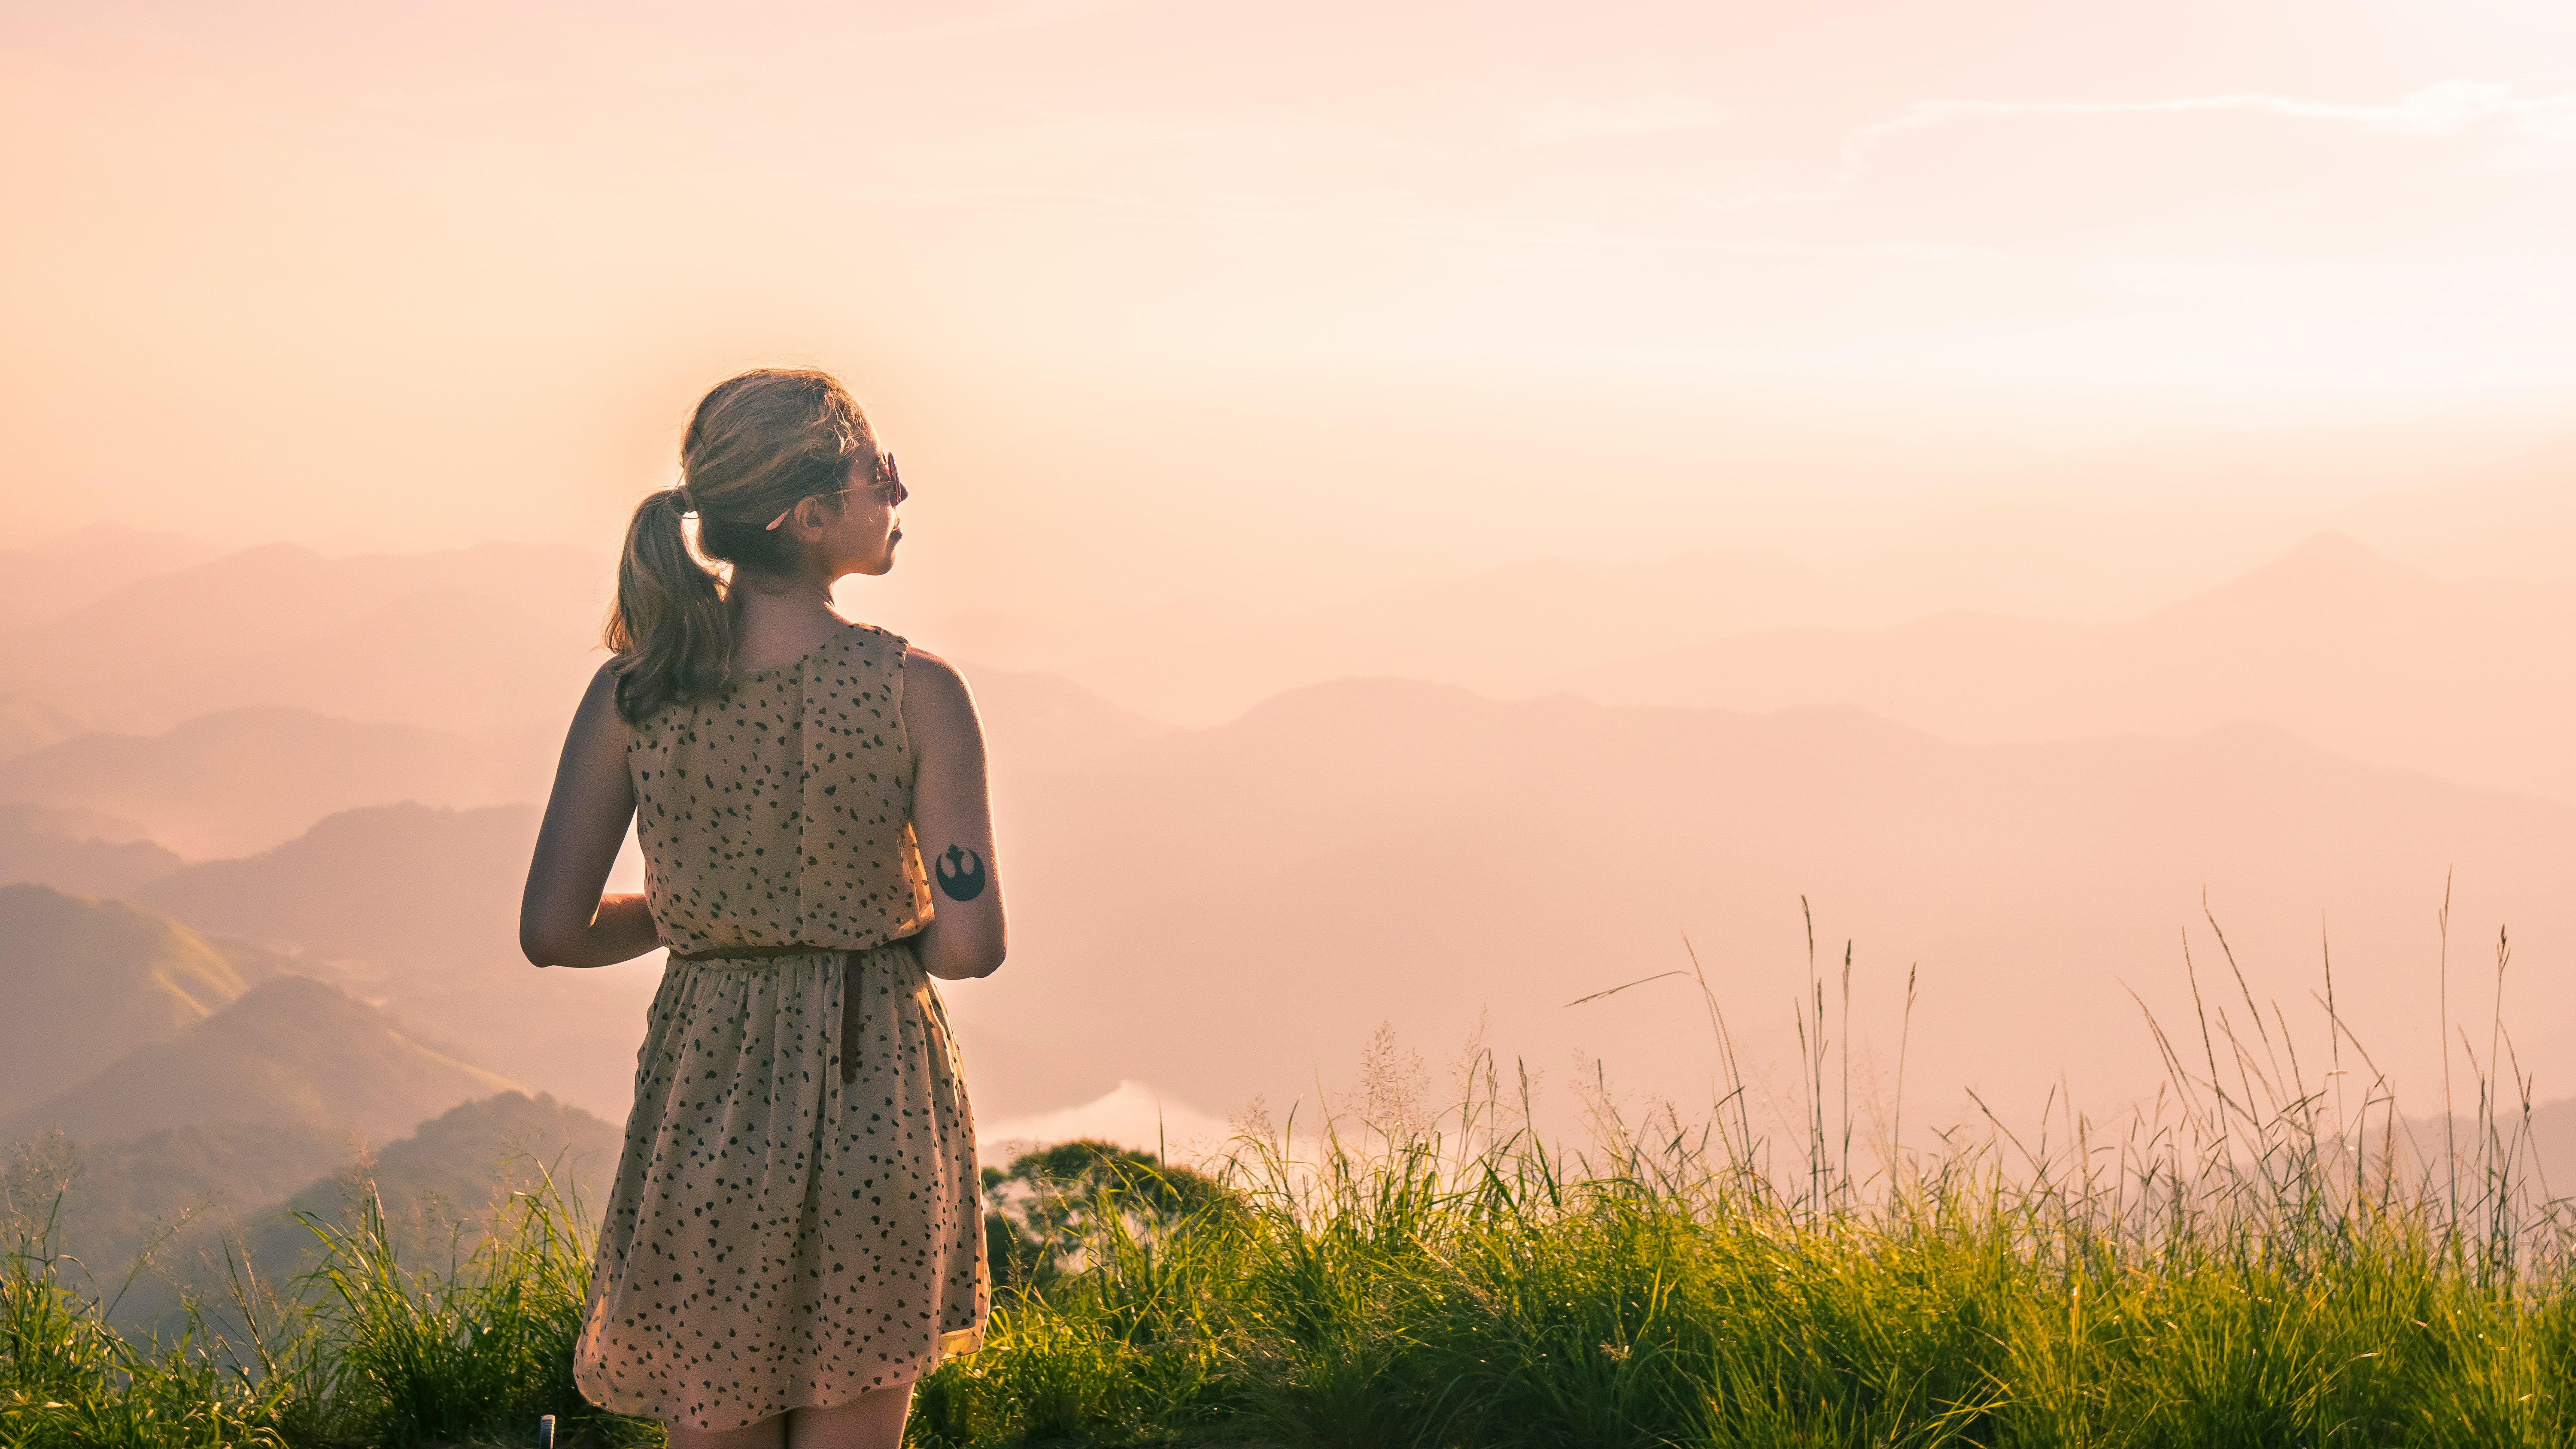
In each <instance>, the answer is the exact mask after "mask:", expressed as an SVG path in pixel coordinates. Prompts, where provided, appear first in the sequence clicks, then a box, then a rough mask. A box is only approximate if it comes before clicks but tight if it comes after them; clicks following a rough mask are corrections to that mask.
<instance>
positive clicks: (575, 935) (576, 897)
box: [519, 666, 662, 966]
mask: <svg viewBox="0 0 2576 1449" xmlns="http://www.w3.org/2000/svg"><path fill="white" fill-rule="evenodd" d="M626 740H627V735H626V721H624V720H622V719H619V718H618V717H617V678H616V676H615V675H614V674H612V673H610V672H609V670H608V669H607V667H606V666H602V667H601V669H600V671H599V673H598V674H596V675H594V676H593V677H592V678H591V681H590V689H589V691H588V692H587V693H585V694H583V695H582V697H581V707H580V708H579V709H577V710H575V711H574V712H573V717H572V730H571V732H570V733H569V734H567V735H566V736H565V737H564V747H563V759H562V760H561V761H560V762H558V763H557V764H556V766H555V788H554V793H553V794H552V795H551V796H549V797H548V798H547V800H546V821H545V824H544V826H543V827H541V828H540V829H539V830H538V831H537V853H536V858H535V859H533V860H531V861H529V862H528V889H527V892H526V893H525V894H524V895H522V896H520V898H519V949H520V950H521V951H523V952H525V953H527V957H528V960H529V961H531V962H533V963H534V964H536V965H539V966H607V965H610V964H613V963H615V962H618V961H628V960H632V959H634V958H635V957H637V956H641V955H643V954H644V953H645V952H647V951H650V950H652V949H654V948H655V947H657V946H659V945H661V944H662V941H661V936H660V932H659V931H658V929H657V928H656V927H655V926H654V924H653V915H652V912H650V911H649V910H647V909H645V905H644V898H643V897H642V896H637V895H613V896H612V895H603V894H601V889H602V888H603V887H605V886H606V885H607V884H608V871H609V868H610V867H611V866H613V865H615V864H616V863H617V851H618V847H620V846H622V845H624V844H625V843H626V827H627V826H628V825H629V824H630V823H632V822H633V821H634V819H635V786H634V782H633V781H631V780H629V779H628V778H627V776H626Z"/></svg>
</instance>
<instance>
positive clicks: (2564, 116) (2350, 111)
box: [1862, 80, 2576, 159]
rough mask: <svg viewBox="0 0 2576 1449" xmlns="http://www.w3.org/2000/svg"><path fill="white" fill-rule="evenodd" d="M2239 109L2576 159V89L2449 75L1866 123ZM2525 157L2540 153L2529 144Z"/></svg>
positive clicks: (1933, 108) (1947, 111)
mask: <svg viewBox="0 0 2576 1449" xmlns="http://www.w3.org/2000/svg"><path fill="white" fill-rule="evenodd" d="M2207 114H2240V115H2257V116H2276V117H2280V118H2282V119H2285V120H2293V121H2317V122H2324V123H2328V124H2334V125H2344V126H2352V127H2356V128H2358V129H2360V130H2363V131H2367V132H2372V133H2375V134H2379V135H2394V136H2437V137H2441V136H2466V135H2470V134H2473V133H2482V134H2490V135H2498V136H2503V137H2509V138H2512V139H2515V140H2518V141H2522V142H2525V143H2527V145H2528V146H2531V147H2537V148H2541V149H2543V150H2546V151H2547V152H2549V153H2553V155H2554V157H2555V158H2556V159H2576V92H2569V93H2565V94H2560V95H2548V96H2525V95H2521V94H2519V93H2518V92H2517V91H2516V90H2515V88H2514V87H2513V86H2510V85H2507V84H2504V83H2502V82H2498V81H2465V80H2459V81H2443V82H2441V83H2440V84H2438V85H2431V86H2426V87H2425V88H2423V89H2422V90H2419V91H2417V92H2415V93H2414V94H2412V95H2410V96H2407V97H2406V98H2405V99H2403V100H2401V101H2398V102H2396V103H2395V104H2392V105H2351V104H2346V103H2343V102H2337V101H2305V100H2298V99H2295V98H2293V97H2289V96H2273V95H2262V94H2258V93H2240V94H2231V95H2216V96H2177V97H2172V98H2169V99H2165V100H2151V101H1924V102H1922V103H1920V104H1917V105H1915V106H1912V107H1910V108H1908V109H1907V110H1906V112H1905V113H1904V114H1903V115H1901V116H1898V117H1896V118H1895V119H1893V120H1889V121H1882V122H1879V123H1878V124H1876V125H1872V126H1866V127H1863V128H1862V133H1863V134H1864V135H1867V134H1885V133H1887V132H1893V131H1910V130H1920V129H1923V128H1925V127H1930V126H1938V125H1943V124H1946V123H1948V122H1951V121H1959V120H1984V119H2002V120H2009V119H2015V118H2020V117H2071V118H2090V117H2115V116H2182V115H2207ZM2524 155H2525V158H2526V159H2541V158H2540V156H2539V155H2538V154H2536V153H2535V152H2533V151H2530V150H2526V152H2525V153H2524Z"/></svg>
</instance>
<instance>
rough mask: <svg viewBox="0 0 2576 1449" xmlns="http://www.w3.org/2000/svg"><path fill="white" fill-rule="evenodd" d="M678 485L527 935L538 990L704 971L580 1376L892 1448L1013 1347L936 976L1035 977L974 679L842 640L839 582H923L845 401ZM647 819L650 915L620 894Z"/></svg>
mask: <svg viewBox="0 0 2576 1449" xmlns="http://www.w3.org/2000/svg"><path fill="white" fill-rule="evenodd" d="M680 475H681V483H680V486H679V487H677V488H672V489H668V490H665V491H662V492H659V493H655V494H653V495H652V496H650V497H648V498H646V499H645V500H644V502H643V504H642V506H640V507H639V508H637V509H636V510H635V518H634V521H633V522H632V523H631V524H629V525H628V527H627V531H626V553H625V557H624V559H623V560H622V561H621V562H620V564H619V567H618V574H617V607H616V610H615V612H614V613H613V614H612V615H611V616H610V619H609V624H608V633H607V642H608V647H609V649H610V650H611V651H612V656H613V657H611V659H610V660H609V662H608V663H607V664H606V665H605V666H604V667H602V668H601V669H600V671H599V674H598V675H597V677H595V678H594V679H592V681H591V684H590V690H589V692H588V693H587V694H585V695H584V696H583V697H582V701H581V706H580V708H579V710H578V711H577V712H576V713H575V715H574V716H573V722H572V731H571V735H570V737H569V738H568V739H566V740H565V742H564V751H563V760H562V763H561V764H560V765H559V766H558V767H557V770H556V773H555V787H554V795H553V797H552V799H550V800H549V801H548V802H547V805H546V819H545V826H544V828H543V830H542V831H540V832H539V834H538V837H537V851H536V859H535V861H534V862H533V863H532V864H531V865H530V866H529V868H528V889H527V895H526V898H525V900H524V901H523V903H522V905H521V908H520V926H519V930H520V943H521V946H522V948H523V949H524V950H525V951H526V952H527V955H528V959H529V960H530V961H532V962H534V963H535V964H537V965H539V966H605V965H608V964H610V963H611V962H616V961H624V960H628V959H630V958H633V957H636V956H640V955H642V954H644V953H645V952H647V951H651V950H655V949H657V948H661V947H668V948H669V949H670V952H671V956H670V964H669V966H668V967H667V968H665V970H664V973H663V977H662V987H661V990H660V992H659V993H658V994H657V995H656V996H655V997H654V1000H653V1008H652V1011H651V1012H650V1014H649V1015H648V1016H647V1018H646V1026H645V1036H644V1046H643V1049H642V1051H641V1052H639V1053H638V1055H637V1058H636V1072H635V1106H634V1111H633V1114H632V1115H631V1116H630V1117H629V1118H628V1119H627V1124H626V1145H625V1151H624V1154H623V1156H622V1157H621V1158H620V1159H619V1161H618V1166H617V1185H616V1187H615V1189H614V1190H613V1191H612V1193H611V1194H610V1197H609V1203H608V1219H607V1224H606V1226H605V1227H604V1228H603V1229H602V1231H601V1233H600V1241H599V1252H598V1256H597V1258H596V1260H595V1262H594V1264H593V1267H592V1271H591V1283H590V1302H589V1306H588V1309H587V1312H586V1314H585V1316H584V1318H583V1323H582V1332H581V1341H580V1345H579V1348H578V1350H577V1354H576V1359H575V1365H574V1371H575V1377H576V1378H577V1380H578V1381H579V1383H580V1385H581V1390H582V1393H583V1394H584V1395H585V1396H587V1397H588V1398H589V1399H590V1400H591V1401H592V1402H594V1403H596V1404H599V1405H600V1406H601V1407H603V1408H608V1409H613V1410H616V1411H618V1412H620V1413H627V1414H637V1415H647V1416H651V1417H653V1418H658V1419H661V1420H662V1421H664V1422H665V1423H666V1424H668V1425H669V1426H670V1437H671V1443H672V1445H673V1446H675V1449H699V1446H708V1449H753V1446H779V1445H789V1444H792V1445H796V1446H798V1449H809V1446H824V1445H852V1446H886V1449H891V1446H894V1445H896V1444H898V1443H899V1442H900V1441H901V1439H902V1435H903V1420H904V1414H905V1411H906V1410H907V1409H908V1408H909V1406H910V1402H911V1393H912V1389H911V1385H912V1382H913V1380H915V1379H917V1378H919V1377H920V1376H921V1375H922V1374H924V1373H926V1372H928V1371H929V1370H930V1369H931V1367H932V1366H933V1365H935V1364H937V1363H938V1362H939V1360H940V1359H941V1358H942V1357H944V1356H945V1355H948V1354H952V1353H965V1352H971V1351H973V1350H974V1348H975V1347H976V1345H977V1344H978V1343H979V1342H980V1341H981V1338H982V1335H983V1330H984V1315H985V1307H986V1301H987V1295H988V1289H987V1280H986V1276H985V1265H984V1237H983V1229H982V1219H981V1215H980V1212H979V1208H978V1199H977V1193H976V1187H977V1184H976V1170H975V1137H974V1122H973V1118H972V1116H971V1115H970V1113H969V1111H968V1109H967V1103H966V1088H965V1083H964V1081H963V1079H962V1078H961V1076H960V1074H959V1066H958V1057H957V1050H956V1047H955V1045H954V1044H953V1043H952V1042H951V1041H950V1039H949V1035H948V1027H947V1021H946V1018H945V1016H944V1014H943V1013H942V1010H941V1007H940V1004H939V996H938V994H937V993H936V992H935V991H933V990H932V988H931V985H930V982H929V980H928V979H927V978H929V977H933V976H937V977H944V978H948V979H952V980H953V979H962V978H970V977H978V976H986V975H990V974H991V973H992V972H993V970H994V969H995V968H996V967H998V966H1000V965H1001V964H1002V954H1003V917H1002V887H1001V878H1000V875H999V872H998V868H997V866H996V865H995V863H994V853H993V825H992V817H991V813H990V810H989V808H988V805H987V802H986V793H985V780H984V741H983V731H982V728H981V726H980V725H979V724H978V722H977V720H976V717H975V706H974V702H973V700H972V699H971V698H970V697H969V696H968V694H967V691H966V684H965V681H964V680H962V679H960V678H959V677H958V674H957V671H956V670H954V669H952V668H950V667H949V666H948V665H947V664H946V663H944V662H943V661H941V660H940V659H938V658H937V657H935V656H933V655H930V654H925V653H923V652H921V651H920V650H917V649H914V648H912V647H910V646H909V645H908V644H906V643H905V641H904V640H902V639H900V638H897V637H896V636H894V635H892V634H889V633H887V632H885V631H884V630H881V629H877V628H873V627H870V626H868V625H865V624H852V623H848V622H846V621H844V620H842V619H841V618H840V616H838V615H837V614H835V613H833V612H832V607H831V598H832V585H833V583H834V582H835V581H836V580H838V579H840V578H842V577H843V576H845V575H848V574H882V573H884V572H886V571H887V570H888V569H890V568H892V567H893V566H894V550H895V545H896V543H897V542H899V541H900V540H901V539H902V537H903V531H902V530H901V529H900V528H899V527H897V526H896V518H895V512H894V510H895V506H896V505H897V504H899V503H901V502H902V501H903V500H904V497H905V490H904V486H903V480H902V477H901V475H900V474H898V473H897V472H896V471H895V466H894V457H893V455H892V454H889V453H883V452H880V451H879V450H878V448H877V445H876V439H875V437H874V435H873V434H872V433H871V432H870V430H869V428H868V423H867V419H866V418H865V417H864V416H863V415H862V414H861V413H860V411H859V407H858V404H857V403H856V402H854V401H852V400H851V398H850V395H849V394H848V393H847V392H845V391H843V390H842V388H841V385H840V384H839V383H838V382H836V381H834V380H833V379H832V378H831V377H829V376H828V375H826V374H823V373H820V372H804V371H783V370H764V371H759V372H749V373H745V374H743V375H742V376H740V377H737V378H734V379H732V380H731V381H729V382H726V383H724V384H722V385H721V386H719V387H717V388H716V389H715V391H713V392H710V393H708V394H707V396H706V399H705V400H704V401H703V402H701V403H699V404H698V410H697V414H696V416H695V417H694V418H693V419H692V420H691V421H690V423H689V431H688V436H687V438H686V439H685V441H683V442H682V444H681V447H680ZM690 514H695V515H696V516H697V519H698V538H697V548H698V552H699V553H701V554H703V555H705V556H706V557H707V558H710V559H714V560H716V561H717V562H718V563H719V564H723V565H729V566H730V568H729V577H723V576H719V575H718V574H715V573H711V572H709V571H708V570H707V569H706V568H704V567H702V566H701V565H700V564H699V563H698V561H697V560H696V559H695V558H693V557H692V556H691V554H690V551H689V545H688V542H687V540H686V538H685V537H684V535H683V533H682V529H681V523H682V520H683V519H684V518H685V517H687V516H688V515H690ZM630 821H632V822H633V823H634V826H635V834H636V839H637V841H638V842H639V843H640V844H641V845H642V847H643V850H644V865H645V875H644V880H645V889H644V893H643V894H642V895H604V894H602V893H601V889H602V887H603V886H604V885H605V884H606V883H607V880H608V870H609V866H610V864H611V863H612V862H613V861H614V860H615V859H616V857H617V852H618V848H619V846H620V844H621V843H622V842H623V840H624V839H625V835H626V829H627V825H628V823H629V822H630ZM925 851H926V852H927V853H928V854H929V857H930V860H931V863H932V869H931V870H929V871H927V872H925V871H924V869H923V864H922V862H923V854H924V852H925ZM934 884H936V886H937V888H938V891H939V896H938V898H937V901H936V906H935V909H934V903H933V897H932V895H931V890H932V887H933V885H934Z"/></svg>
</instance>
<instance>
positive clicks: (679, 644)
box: [605, 368, 877, 724]
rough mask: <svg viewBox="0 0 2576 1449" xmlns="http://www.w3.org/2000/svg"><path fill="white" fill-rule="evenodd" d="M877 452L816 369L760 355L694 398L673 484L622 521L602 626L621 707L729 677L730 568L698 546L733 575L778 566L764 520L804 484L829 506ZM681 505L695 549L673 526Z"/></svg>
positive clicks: (855, 412) (856, 414)
mask: <svg viewBox="0 0 2576 1449" xmlns="http://www.w3.org/2000/svg"><path fill="white" fill-rule="evenodd" d="M876 456H877V444H876V435H875V434H874V433H873V432H872V431H871V430H870V429H869V427H868V420H867V416H866V414H864V413H862V412H861V411H860V410H859V405H858V403H857V402H856V401H855V400H853V399H852V398H851V397H850V394H849V392H848V390H846V389H844V388H843V387H842V386H841V384H840V382H839V381H838V380H836V379H835V378H833V377H832V375H831V374H829V373H826V372H816V371H812V370H810V369H801V368H798V369H790V368H762V369H760V370H758V371H755V372H746V373H744V374H742V375H741V376H739V377H734V378H728V379H726V380H725V381H724V382H721V383H718V384H717V385H716V386H715V388H714V390H713V391H711V392H709V393H708V394H707V395H706V397H705V398H704V399H702V400H701V401H700V402H699V403H698V410H697V413H696V415H695V416H693V417H691V418H690V420H689V431H688V436H687V437H686V438H685V439H683V440H682V442H681V444H680V486H679V487H677V488H666V489H663V490H662V491H660V492H658V493H653V494H650V495H648V496H647V497H646V498H645V499H644V501H643V502H642V503H641V504H638V505H637V506H636V509H635V516H634V518H633V519H632V520H630V521H629V522H628V523H627V525H626V551H625V553H624V554H623V555H622V556H621V557H620V558H619V559H618V563H617V607H616V609H615V610H614V611H612V612H611V613H610V614H609V616H608V628H607V630H606V635H605V642H606V643H607V645H608V648H609V651H610V653H611V654H612V655H614V656H615V657H614V658H613V659H612V660H611V661H610V667H611V668H613V669H614V670H615V671H616V673H617V712H618V714H619V715H621V716H623V717H624V718H625V719H626V721H627V722H628V723H630V724H632V723H634V722H636V721H639V720H642V719H645V718H647V717H648V716H651V715H654V714H657V713H659V712H660V711H662V710H663V709H665V708H667V707H668V706H670V705H671V704H673V703H675V702H677V701H680V700H686V699H700V698H704V697H706V696H707V695H710V694H713V693H715V692H716V691H718V690H721V689H723V688H724V687H725V685H726V683H727V682H728V681H730V680H731V678H732V677H733V651H734V636H735V629H734V609H733V605H732V602H731V592H732V588H733V586H734V582H733V580H729V579H726V578H723V577H720V576H719V575H717V574H715V573H713V572H711V571H710V570H709V569H708V568H707V566H706V565H705V564H703V563H700V562H699V561H698V556H699V555H704V556H705V557H707V558H710V559H713V560H715V561H716V562H718V563H722V564H731V565H732V566H733V571H734V573H735V575H736V576H739V574H740V573H741V571H742V570H744V569H750V570H752V571H754V572H756V573H772V574H784V573H787V572H788V571H789V570H790V569H792V568H793V567H794V565H795V559H794V556H793V554H792V551H791V543H790V540H789V538H788V536H787V535H786V534H784V533H782V532H779V531H777V530H774V529H770V528H767V527H766V526H765V522H764V521H765V520H767V519H770V518H773V517H775V516H776V515H777V514H778V513H779V512H780V511H781V510H783V509H788V508H793V507H795V506H796V504H797V501H798V500H800V499H804V498H810V497H818V496H819V497H827V498H828V500H829V502H830V505H831V506H832V507H834V508H836V509H837V508H839V507H840V506H841V500H840V498H839V496H838V495H839V492H840V490H841V489H843V488H844V487H847V486H848V479H849V477H850V470H851V469H852V468H854V467H865V468H869V469H873V468H874V467H875V465H876ZM690 513H695V514H696V515H697V517H698V538H697V548H696V550H695V552H692V551H691V549H690V547H689V538H688V534H687V532H686V530H685V528H684V527H683V526H682V520H683V518H684V517H685V516H686V515H687V514H690Z"/></svg>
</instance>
